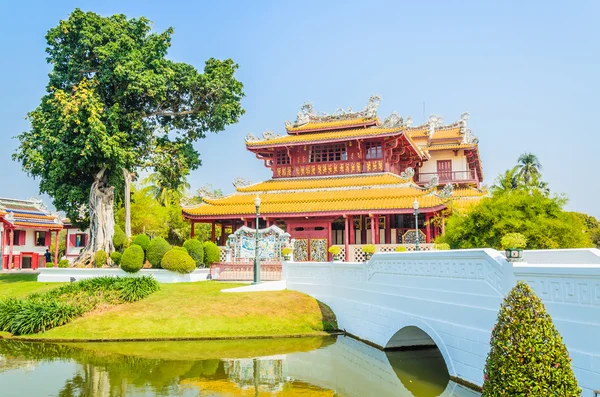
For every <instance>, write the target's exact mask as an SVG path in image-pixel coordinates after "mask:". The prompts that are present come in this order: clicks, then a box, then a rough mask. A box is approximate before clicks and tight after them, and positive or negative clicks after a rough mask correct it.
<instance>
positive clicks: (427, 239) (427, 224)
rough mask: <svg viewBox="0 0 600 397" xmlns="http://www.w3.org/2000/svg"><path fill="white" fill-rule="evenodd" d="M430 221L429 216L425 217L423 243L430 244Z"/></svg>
mask: <svg viewBox="0 0 600 397" xmlns="http://www.w3.org/2000/svg"><path fill="white" fill-rule="evenodd" d="M430 219H431V215H430V214H426V215H425V241H426V242H427V243H428V244H429V243H430V242H431V225H430V224H429V220H430Z"/></svg>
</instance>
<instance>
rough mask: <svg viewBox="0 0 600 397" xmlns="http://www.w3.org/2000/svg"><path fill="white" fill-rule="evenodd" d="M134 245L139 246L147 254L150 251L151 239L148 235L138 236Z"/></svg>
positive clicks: (134, 240) (134, 239)
mask: <svg viewBox="0 0 600 397" xmlns="http://www.w3.org/2000/svg"><path fill="white" fill-rule="evenodd" d="M132 244H136V245H139V246H140V247H142V249H143V250H144V252H146V251H148V245H150V237H148V236H147V235H146V234H138V235H137V236H135V237H134V238H133V242H132Z"/></svg>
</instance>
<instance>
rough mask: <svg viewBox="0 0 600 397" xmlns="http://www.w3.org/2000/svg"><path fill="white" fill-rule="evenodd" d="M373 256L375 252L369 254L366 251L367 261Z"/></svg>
mask: <svg viewBox="0 0 600 397" xmlns="http://www.w3.org/2000/svg"><path fill="white" fill-rule="evenodd" d="M372 256H373V254H367V253H365V262H368V261H369V260H370V259H371V257H372Z"/></svg>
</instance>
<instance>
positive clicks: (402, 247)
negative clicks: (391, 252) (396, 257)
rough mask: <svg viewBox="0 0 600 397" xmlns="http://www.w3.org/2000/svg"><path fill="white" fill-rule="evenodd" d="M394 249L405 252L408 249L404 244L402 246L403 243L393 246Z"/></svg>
mask: <svg viewBox="0 0 600 397" xmlns="http://www.w3.org/2000/svg"><path fill="white" fill-rule="evenodd" d="M395 251H396V252H406V251H408V250H407V249H406V247H405V246H403V245H399V246H397V247H396V248H395Z"/></svg>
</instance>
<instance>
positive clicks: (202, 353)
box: [0, 336, 479, 397]
mask: <svg viewBox="0 0 600 397" xmlns="http://www.w3.org/2000/svg"><path fill="white" fill-rule="evenodd" d="M0 390H2V396H3V397H13V396H15V397H16V396H19V397H21V396H40V397H42V396H61V397H75V396H80V397H83V396H86V397H116V396H215V397H225V396H315V397H316V396H339V397H366V396H377V397H391V396H398V397H408V396H415V397H434V396H446V397H452V396H455V397H475V396H478V395H479V394H478V393H476V392H474V391H472V390H469V389H466V388H465V387H463V386H460V385H458V384H456V383H454V382H452V381H451V380H450V379H449V375H448V372H447V369H446V366H445V364H444V360H443V358H442V356H441V354H440V352H439V351H438V350H437V349H436V348H431V349H424V350H413V351H392V352H384V351H381V350H378V349H376V348H373V347H371V346H368V345H365V344H364V343H361V342H359V341H357V340H355V339H352V338H349V337H344V336H338V337H335V336H329V337H311V338H292V339H270V340H255V339H253V340H227V341H225V340H221V341H187V342H183V341H180V342H106V343H69V344H56V343H36V342H23V341H18V340H0Z"/></svg>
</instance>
